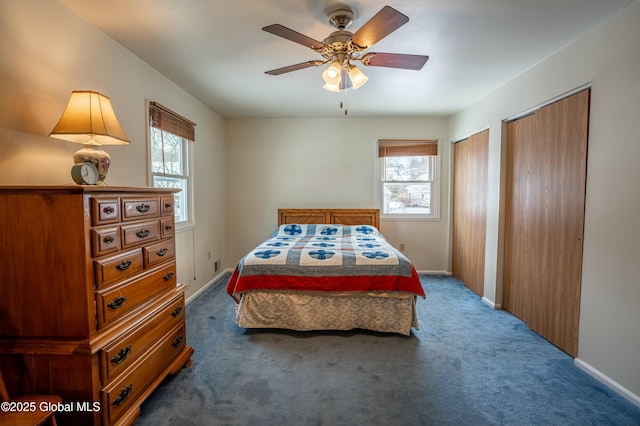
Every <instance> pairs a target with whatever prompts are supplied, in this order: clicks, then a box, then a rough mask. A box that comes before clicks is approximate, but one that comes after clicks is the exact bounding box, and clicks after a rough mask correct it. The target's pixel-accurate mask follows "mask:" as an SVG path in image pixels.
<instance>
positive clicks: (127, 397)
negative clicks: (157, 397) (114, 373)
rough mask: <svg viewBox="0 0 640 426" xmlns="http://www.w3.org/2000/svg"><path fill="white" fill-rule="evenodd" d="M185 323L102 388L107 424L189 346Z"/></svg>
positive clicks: (120, 413)
mask: <svg viewBox="0 0 640 426" xmlns="http://www.w3.org/2000/svg"><path fill="white" fill-rule="evenodd" d="M185 338H186V335H185V329H184V325H183V324H181V325H178V326H176V327H175V328H174V329H172V330H171V332H170V333H168V334H167V335H165V337H164V338H163V339H162V340H161V341H160V342H159V343H158V344H157V345H156V346H154V347H153V348H151V349H150V350H149V351H148V352H147V353H145V354H144V356H143V357H142V358H141V359H140V361H139V362H138V363H137V366H136V367H135V368H134V369H133V370H131V371H129V372H128V373H127V374H125V375H124V376H122V378H120V379H118V380H116V381H115V382H114V383H113V384H111V385H109V386H107V387H106V388H105V389H104V390H103V391H102V409H103V410H104V416H105V424H109V425H110V424H113V423H114V422H115V421H116V420H117V419H118V417H120V416H121V415H122V414H123V413H124V412H125V411H126V410H127V409H128V408H129V407H130V406H131V404H132V403H133V402H135V401H136V399H138V397H139V396H140V395H141V394H142V393H143V392H144V391H145V390H146V389H147V387H148V386H149V385H150V384H151V382H153V380H154V379H155V378H156V377H157V376H158V375H159V374H160V373H161V372H162V370H164V369H165V368H166V367H167V366H168V365H169V364H170V363H171V361H172V360H173V359H174V358H175V357H176V356H177V355H178V354H179V353H180V352H181V351H182V349H184V348H185V340H186V339H185Z"/></svg>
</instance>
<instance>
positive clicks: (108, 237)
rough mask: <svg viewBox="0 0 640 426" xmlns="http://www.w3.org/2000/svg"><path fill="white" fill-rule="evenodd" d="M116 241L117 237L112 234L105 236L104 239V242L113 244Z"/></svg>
mask: <svg viewBox="0 0 640 426" xmlns="http://www.w3.org/2000/svg"><path fill="white" fill-rule="evenodd" d="M114 241H115V239H114V238H113V237H112V236H111V235H107V236H106V237H104V238H103V239H102V242H104V243H106V244H111V243H112V242H114Z"/></svg>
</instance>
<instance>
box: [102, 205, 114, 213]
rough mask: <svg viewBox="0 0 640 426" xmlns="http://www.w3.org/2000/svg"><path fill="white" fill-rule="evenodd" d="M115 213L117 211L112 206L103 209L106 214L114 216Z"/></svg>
mask: <svg viewBox="0 0 640 426" xmlns="http://www.w3.org/2000/svg"><path fill="white" fill-rule="evenodd" d="M115 211H116V209H114V208H113V207H111V206H107V207H105V208H103V209H102V212H103V213H105V214H113V212H115Z"/></svg>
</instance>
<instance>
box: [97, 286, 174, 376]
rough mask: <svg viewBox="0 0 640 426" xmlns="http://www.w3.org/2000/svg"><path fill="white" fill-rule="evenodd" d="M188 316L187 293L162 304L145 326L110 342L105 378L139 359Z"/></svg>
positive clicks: (106, 350)
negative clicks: (185, 299)
mask: <svg viewBox="0 0 640 426" xmlns="http://www.w3.org/2000/svg"><path fill="white" fill-rule="evenodd" d="M183 320H184V295H180V297H178V298H176V299H174V300H172V301H171V302H169V303H167V304H165V305H164V306H162V307H161V308H160V309H159V310H158V312H157V313H156V314H155V315H154V316H153V317H152V318H150V319H149V320H148V322H146V323H145V324H144V325H142V327H141V328H138V329H137V330H135V331H133V332H131V333H129V334H127V335H124V336H122V337H121V338H119V339H118V340H116V341H114V342H113V343H111V344H109V345H108V346H106V347H105V348H104V349H103V350H102V352H101V354H100V359H101V362H102V382H103V383H108V382H110V381H111V380H112V379H113V378H115V377H116V376H117V375H118V374H120V373H121V372H123V371H124V370H126V369H127V368H128V367H129V366H130V365H132V364H133V363H135V361H136V360H137V359H139V358H140V357H141V356H142V355H144V353H145V352H146V351H147V350H148V349H149V348H150V347H151V346H153V345H154V344H155V343H156V342H157V341H159V340H160V339H161V338H162V337H163V336H164V335H165V334H167V333H168V332H169V330H171V329H172V328H173V327H174V326H176V325H177V324H179V323H181V322H182V321H183Z"/></svg>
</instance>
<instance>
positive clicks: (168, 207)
mask: <svg viewBox="0 0 640 426" xmlns="http://www.w3.org/2000/svg"><path fill="white" fill-rule="evenodd" d="M164 208H165V209H171V208H173V204H171V203H166V204H165V205H164Z"/></svg>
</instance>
